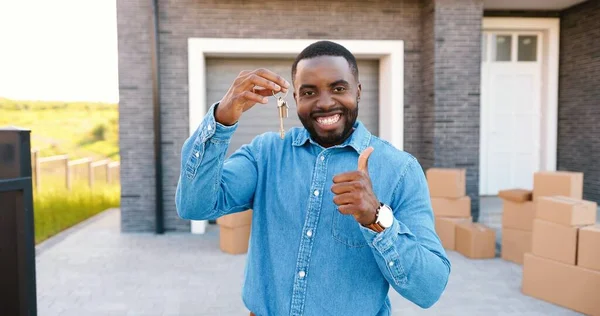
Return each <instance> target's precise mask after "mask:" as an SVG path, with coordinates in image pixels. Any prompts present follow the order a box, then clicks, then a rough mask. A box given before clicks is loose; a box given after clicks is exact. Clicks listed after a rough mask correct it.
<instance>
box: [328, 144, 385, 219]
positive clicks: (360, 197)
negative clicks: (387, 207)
mask: <svg viewBox="0 0 600 316" xmlns="http://www.w3.org/2000/svg"><path fill="white" fill-rule="evenodd" d="M372 152H373V147H369V148H367V149H365V150H364V151H363V152H362V153H361V154H360V156H359V157H358V170H356V171H350V172H344V173H340V174H338V175H336V176H335V177H333V185H332V186H331V191H332V192H333V193H334V194H335V195H334V197H333V203H335V204H336V205H338V210H339V211H340V213H342V214H347V215H352V216H354V218H355V219H356V221H357V222H359V223H360V224H361V225H369V224H372V223H374V222H375V219H376V211H377V208H378V207H379V200H378V199H377V197H376V196H375V193H373V186H372V184H371V178H370V177H369V156H370V155H371V153H372Z"/></svg>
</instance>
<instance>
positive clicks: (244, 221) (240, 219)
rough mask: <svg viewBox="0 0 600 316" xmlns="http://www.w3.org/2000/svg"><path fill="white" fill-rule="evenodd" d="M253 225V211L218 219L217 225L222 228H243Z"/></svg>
mask: <svg viewBox="0 0 600 316" xmlns="http://www.w3.org/2000/svg"><path fill="white" fill-rule="evenodd" d="M251 223H252V210H247V211H243V212H239V213H233V214H228V215H224V216H221V217H219V218H217V224H218V225H219V226H221V227H229V228H235V227H242V226H247V225H250V224H251Z"/></svg>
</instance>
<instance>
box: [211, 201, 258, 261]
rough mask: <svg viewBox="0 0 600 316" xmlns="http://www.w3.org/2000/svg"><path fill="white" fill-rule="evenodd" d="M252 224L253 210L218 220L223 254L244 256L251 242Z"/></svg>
mask: <svg viewBox="0 0 600 316" xmlns="http://www.w3.org/2000/svg"><path fill="white" fill-rule="evenodd" d="M251 223H252V210H247V211H244V212H240V213H234V214H229V215H225V216H221V217H219V218H218V219H217V224H219V227H220V228H219V229H220V230H219V238H220V239H219V244H220V248H221V250H222V251H223V252H225V253H229V254H242V253H246V252H247V251H248V241H249V240H250V226H251V225H250V224H251Z"/></svg>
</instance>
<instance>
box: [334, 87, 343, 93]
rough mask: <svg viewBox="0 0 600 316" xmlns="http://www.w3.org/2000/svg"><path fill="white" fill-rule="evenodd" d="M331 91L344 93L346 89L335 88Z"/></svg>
mask: <svg viewBox="0 0 600 316" xmlns="http://www.w3.org/2000/svg"><path fill="white" fill-rule="evenodd" d="M333 90H335V92H344V91H346V88H345V87H335V89H333Z"/></svg>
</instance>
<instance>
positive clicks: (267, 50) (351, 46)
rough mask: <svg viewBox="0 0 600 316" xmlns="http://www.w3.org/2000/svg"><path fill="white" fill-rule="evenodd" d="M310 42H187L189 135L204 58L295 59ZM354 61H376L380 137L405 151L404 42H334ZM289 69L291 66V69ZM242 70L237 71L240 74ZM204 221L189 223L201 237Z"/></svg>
mask: <svg viewBox="0 0 600 316" xmlns="http://www.w3.org/2000/svg"><path fill="white" fill-rule="evenodd" d="M315 41H316V40H313V39H244V38H189V39H188V93H189V133H190V135H191V134H193V133H194V131H195V130H196V129H197V128H198V126H199V125H200V123H201V122H202V118H203V117H204V115H205V114H206V111H207V110H208V107H209V106H210V104H212V103H213V102H216V101H218V100H207V93H206V57H232V58H240V57H241V58H252V57H260V58H264V57H267V58H295V57H296V56H297V55H298V53H300V52H301V51H302V50H303V49H304V48H305V47H306V46H308V45H310V44H312V43H314V42H315ZM334 41H335V42H337V43H339V44H341V45H343V46H344V47H346V48H347V49H348V50H350V52H352V53H353V54H354V56H355V57H356V59H375V60H379V113H380V115H379V131H378V133H379V137H380V138H382V139H384V140H386V141H388V142H390V143H391V144H392V145H394V146H395V147H396V148H398V149H400V150H402V149H403V148H404V41H396V40H393V41H386V40H334ZM290 66H291V65H290ZM241 70H243V69H240V71H241ZM205 227H206V222H205V221H199V222H195V221H192V232H197V233H203V232H204V229H205Z"/></svg>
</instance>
